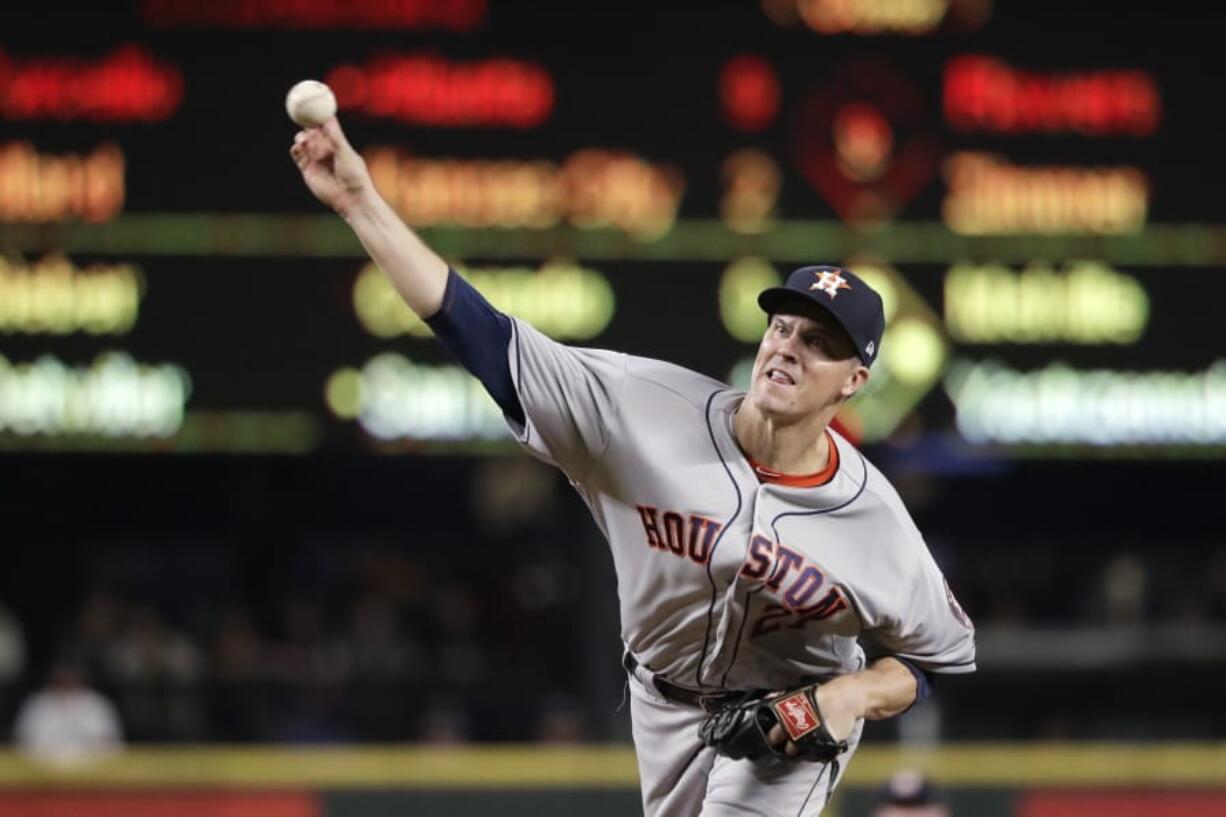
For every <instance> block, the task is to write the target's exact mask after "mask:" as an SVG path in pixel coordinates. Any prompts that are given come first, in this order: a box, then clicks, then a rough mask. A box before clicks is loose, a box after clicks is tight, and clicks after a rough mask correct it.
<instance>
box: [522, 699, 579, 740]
mask: <svg viewBox="0 0 1226 817" xmlns="http://www.w3.org/2000/svg"><path fill="white" fill-rule="evenodd" d="M587 732H588V730H587V719H586V718H585V717H584V714H583V706H582V705H581V704H580V702H579V701H577V700H575V699H574V698H572V697H570V696H569V695H550V696H548V697H546V698H545V700H544V702H543V703H542V704H541V711H540V716H539V718H538V719H537V723H536V735H535V737H536V740H537V741H539V742H541V743H582V742H583V741H585V740H587V738H588V733H587Z"/></svg>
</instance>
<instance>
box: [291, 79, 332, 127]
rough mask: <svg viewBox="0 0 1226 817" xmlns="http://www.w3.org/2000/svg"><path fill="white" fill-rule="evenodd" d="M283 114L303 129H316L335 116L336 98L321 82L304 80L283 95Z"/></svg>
mask: <svg viewBox="0 0 1226 817" xmlns="http://www.w3.org/2000/svg"><path fill="white" fill-rule="evenodd" d="M285 112H286V113H288V114H289V118H290V119H292V120H294V121H295V122H296V123H298V124H299V125H301V126H302V127H304V128H318V127H319V126H320V125H322V124H323V123H324V122H327V121H328V120H329V119H331V118H332V117H334V116H336V97H335V96H334V95H333V93H332V89H331V88H329V87H328V86H327V85H324V84H323V83H322V82H317V81H316V80H313V79H304V80H303V81H302V82H299V83H298V84H297V85H295V86H294V87H293V88H290V89H289V93H288V94H286V95H285Z"/></svg>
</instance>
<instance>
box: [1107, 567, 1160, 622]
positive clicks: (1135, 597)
mask: <svg viewBox="0 0 1226 817" xmlns="http://www.w3.org/2000/svg"><path fill="white" fill-rule="evenodd" d="M1100 581H1101V592H1102V602H1103V614H1104V616H1105V617H1106V620H1107V623H1108V624H1136V623H1137V622H1139V621H1142V620H1143V619H1144V618H1145V613H1146V611H1147V610H1148V608H1149V585H1150V580H1149V573H1148V571H1147V570H1146V568H1145V563H1144V562H1142V561H1141V560H1140V559H1138V558H1137V557H1136V556H1133V555H1131V554H1120V555H1119V556H1116V557H1115V558H1114V559H1112V560H1111V561H1110V562H1108V563H1107V566H1106V567H1105V568H1104V569H1103V574H1102V579H1101V580H1100Z"/></svg>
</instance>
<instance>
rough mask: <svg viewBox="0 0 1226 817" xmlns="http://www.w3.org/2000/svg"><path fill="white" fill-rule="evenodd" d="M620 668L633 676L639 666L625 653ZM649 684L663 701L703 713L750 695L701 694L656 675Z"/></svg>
mask: <svg viewBox="0 0 1226 817" xmlns="http://www.w3.org/2000/svg"><path fill="white" fill-rule="evenodd" d="M622 666H623V667H625V668H626V672H628V673H630V674H631V675H633V674H634V671H635V669H637V668H638V666H639V662H638V659H636V658H635V657H634V656H633V655H631V654H630V653H629V652H627V653H626V654H625V655H624V656H622ZM644 669H646V667H644ZM651 683H652V685H653V686H654V687H655V688H656V691H657V692H659V693H660V697H662V698H664V700H666V701H672V702H673V703H675V704H684V705H685V706H694V707H697V708H699V709H701V710H703V711H705V712H711V711H713V710H715V709H719V708H720V707H723V706H727V705H728V704H730V703H736V702H737V701H743V700H745V697H746V696H747V695H750V694H752V693H747V692H745V691H743V690H737V689H733V690H723V691H721V692H702V691H701V690H697V689H690V688H689V687H683V686H681V685H680V684H674V683H673V682H672V681H670V680H668V679H667V678H665V677H664V676H663V675H656V674H655V673H652V676H651Z"/></svg>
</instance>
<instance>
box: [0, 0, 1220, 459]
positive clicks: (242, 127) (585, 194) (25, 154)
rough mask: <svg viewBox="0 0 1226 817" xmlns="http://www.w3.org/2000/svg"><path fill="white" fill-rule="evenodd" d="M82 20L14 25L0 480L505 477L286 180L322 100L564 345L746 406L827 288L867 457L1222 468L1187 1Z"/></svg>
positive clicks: (125, 7)
mask: <svg viewBox="0 0 1226 817" xmlns="http://www.w3.org/2000/svg"><path fill="white" fill-rule="evenodd" d="M97 5H99V6H102V7H101V8H90V9H89V10H81V9H79V8H77V7H76V4H64V3H59V4H57V3H55V2H50V3H46V4H42V3H40V4H38V5H37V7H34V6H30V5H29V4H22V7H20V8H17V7H14V8H10V9H6V10H5V11H3V12H0V250H2V252H0V449H3V450H20V451H81V450H108V451H134V452H139V451H166V452H218V453H227V452H230V453H295V454H305V453H312V452H324V451H340V452H343V451H371V452H384V453H389V452H402V451H444V452H445V451H459V450H483V449H486V448H498V447H502V446H506V445H507V444H508V435H507V433H506V432H505V431H504V430H503V427H502V424H501V422H500V420H499V417H498V415H497V411H496V409H495V408H494V406H493V404H492V402H491V401H490V400H489V399H488V398H487V397H486V396H485V395H484V393H483V392H482V391H481V389H480V387H479V385H478V384H476V383H475V381H473V380H472V379H471V378H469V377H468V376H467V375H466V374H464V373H463V372H462V371H460V370H458V369H457V368H456V367H454V366H453V365H452V364H451V362H450V361H449V360H448V359H447V357H446V354H445V353H444V352H443V351H442V350H440V349H439V348H437V347H436V345H435V344H434V343H433V341H432V339H431V338H430V337H429V333H428V330H426V328H425V327H424V326H423V325H422V324H421V322H420V321H418V320H417V319H416V318H415V317H414V316H413V315H412V314H411V313H409V312H408V310H407V308H405V307H404V306H403V305H402V304H401V303H400V302H399V300H398V298H397V297H396V296H395V294H394V293H393V292H392V290H391V288H390V287H389V286H388V284H387V282H386V281H385V280H384V278H383V276H382V274H381V273H380V272H379V270H377V269H375V268H374V267H373V266H372V265H371V264H370V263H369V261H368V260H367V259H366V258H365V256H364V253H363V252H362V249H361V247H360V245H359V244H358V243H357V241H356V240H355V239H354V238H353V236H352V234H351V233H350V231H349V230H348V228H347V226H346V225H345V224H344V223H343V222H342V221H341V219H339V218H338V217H336V216H335V215H332V214H331V213H328V212H325V211H324V208H323V207H322V206H321V205H319V204H318V203H317V202H315V201H314V199H313V198H311V196H310V194H309V193H308V192H307V191H306V190H305V188H304V186H303V185H302V183H301V181H300V179H299V177H298V174H297V171H296V169H295V168H294V167H293V165H292V163H291V162H290V160H289V158H288V155H287V150H288V147H289V144H290V141H291V139H292V136H293V132H294V126H293V125H292V124H291V123H290V122H289V121H288V119H287V118H286V116H285V113H284V108H283V99H284V95H285V92H286V91H287V90H288V88H289V87H290V86H291V85H292V84H293V83H294V82H296V81H297V80H299V79H302V78H306V77H313V78H318V79H321V80H324V81H326V82H328V83H329V84H330V85H331V86H332V87H333V89H334V90H335V91H336V93H337V96H338V99H339V103H340V107H341V117H342V121H343V123H344V125H345V127H346V129H347V131H348V133H349V136H350V139H351V141H352V142H353V143H354V145H355V146H357V147H358V149H359V150H360V151H361V152H362V153H363V155H364V156H365V158H366V160H367V162H368V165H369V167H370V169H371V172H372V174H373V176H374V178H375V181H376V183H377V185H378V186H379V188H380V190H381V191H382V193H383V195H384V196H385V197H386V198H387V199H388V200H389V201H390V202H391V203H392V205H393V206H394V207H395V208H396V209H397V211H398V212H399V213H400V214H401V215H402V217H403V218H404V219H405V220H406V221H407V222H408V223H409V224H410V225H412V226H413V227H415V228H416V229H417V230H419V232H420V233H421V234H422V235H423V236H424V237H425V238H426V240H427V241H428V242H429V243H430V244H431V245H432V246H434V247H435V248H437V249H438V250H439V251H440V252H441V253H443V254H444V255H445V257H447V258H448V260H449V261H450V262H451V263H452V264H453V265H454V266H455V267H456V268H457V269H458V270H460V271H461V272H462V274H464V275H466V276H467V277H468V278H469V279H470V280H471V281H472V282H473V283H474V284H475V285H476V286H478V288H480V289H481V290H482V291H483V292H485V293H486V295H487V296H488V297H490V298H491V300H493V301H494V303H495V304H496V305H498V306H500V307H502V308H504V309H506V310H507V311H509V312H512V313H514V314H516V315H518V316H520V317H523V318H525V319H527V320H529V321H531V322H532V323H533V324H535V325H536V326H538V327H539V328H541V329H542V330H543V331H545V332H547V333H549V334H550V335H552V336H554V337H556V338H558V339H560V340H563V341H565V342H568V343H576V344H582V345H592V346H600V347H608V348H615V349H621V350H625V351H628V352H632V353H636V354H642V355H648V356H653V357H661V358H665V359H669V360H673V361H676V362H678V363H681V364H683V365H687V366H690V367H693V368H696V369H699V370H701V371H703V372H705V373H707V374H710V375H712V376H715V377H717V378H720V379H723V380H725V381H727V382H730V383H732V384H734V385H735V384H743V383H744V382H745V379H746V377H747V371H748V365H749V361H750V360H751V359H752V355H753V352H754V347H755V344H756V339H757V337H758V335H759V334H760V332H761V331H762V328H763V326H764V321H763V318H762V316H761V314H760V313H759V311H758V309H757V307H756V305H755V303H754V296H755V295H756V293H757V292H758V290H760V289H761V288H762V287H764V286H768V285H771V284H772V283H774V282H776V281H778V280H779V279H780V278H781V277H782V276H784V275H786V273H787V272H788V271H789V270H790V269H791V268H793V267H795V266H798V265H801V264H808V263H822V262H826V263H839V264H845V265H848V266H851V267H853V268H854V269H856V270H857V271H858V272H860V273H861V274H862V275H864V276H865V277H866V278H869V279H870V280H871V281H872V282H873V283H874V284H876V285H877V286H878V287H879V288H880V289H881V291H882V292H883V294H884V296H885V299H886V305H887V310H888V313H889V315H888V317H889V328H888V330H887V335H886V338H885V341H884V343H883V347H882V350H883V351H882V356H881V359H880V361H879V363H878V364H877V366H876V367H875V369H874V372H873V378H872V380H871V383H870V388H869V389H868V392H867V393H866V394H865V395H863V396H862V397H860V398H857V400H856V401H853V403H852V404H851V405H850V406H848V408H847V410H846V411H845V412H844V414H843V415H842V417H841V421H842V423H843V425H844V427H846V428H847V429H848V430H849V432H850V433H852V434H853V435H855V436H856V437H858V438H859V439H861V440H863V441H865V442H868V443H876V442H889V443H890V444H891V445H895V446H898V447H900V449H915V450H933V449H934V448H935V449H936V450H939V451H940V452H942V453H941V454H940V455H939V456H948V455H952V456H954V457H965V458H972V459H973V458H979V457H995V456H1057V457H1061V456H1076V455H1082V454H1085V453H1087V452H1092V453H1096V454H1107V455H1122V456H1137V455H1141V456H1146V455H1151V454H1161V455H1163V456H1198V457H1199V456H1221V455H1222V453H1223V452H1226V329H1224V328H1223V326H1222V322H1221V320H1220V318H1219V317H1218V316H1217V314H1216V313H1217V312H1218V311H1219V305H1220V304H1221V303H1222V301H1223V299H1224V297H1226V278H1224V277H1223V266H1224V265H1226V212H1224V210H1223V207H1222V205H1221V200H1222V197H1221V194H1220V192H1219V189H1220V187H1221V186H1222V181H1223V180H1222V175H1223V172H1222V166H1221V163H1220V161H1217V160H1216V158H1215V157H1216V156H1217V154H1218V152H1219V150H1220V146H1219V144H1218V143H1219V141H1220V140H1219V139H1218V138H1217V134H1218V133H1219V132H1220V130H1219V127H1220V123H1219V112H1218V110H1217V109H1216V108H1215V107H1213V106H1214V105H1215V99H1216V98H1215V96H1214V95H1213V94H1211V93H1209V92H1208V90H1207V89H1206V85H1205V81H1204V77H1205V76H1206V75H1207V74H1206V72H1207V71H1208V72H1209V74H1208V75H1211V74H1212V71H1211V69H1212V68H1213V66H1214V64H1215V63H1216V64H1217V65H1220V60H1221V58H1220V57H1219V56H1217V55H1218V53H1219V52H1220V50H1221V49H1220V45H1219V44H1218V43H1217V42H1216V41H1215V39H1214V31H1215V27H1214V25H1213V20H1212V18H1210V17H1203V18H1202V17H1198V16H1197V15H1198V14H1201V13H1202V12H1200V11H1198V10H1197V7H1196V6H1194V5H1189V6H1188V8H1187V9H1186V10H1183V9H1181V8H1180V7H1179V6H1178V4H1176V5H1175V6H1173V7H1170V8H1169V9H1166V10H1165V11H1164V15H1163V18H1162V19H1161V20H1153V19H1148V18H1147V16H1144V15H1138V16H1135V17H1129V16H1128V15H1121V14H1112V15H1111V16H1110V17H1107V16H1103V14H1100V12H1099V11H1096V10H1094V9H1091V8H1081V7H1079V6H1070V5H1069V4H1067V3H1058V2H1055V1H1054V0H1051V2H1048V0H1042V1H1041V2H1029V3H1020V2H1013V3H1008V2H1001V1H1000V0H996V1H995V2H993V0H760V2H748V1H747V2H742V3H739V4H731V3H730V4H711V3H656V4H650V3H646V2H629V3H619V4H598V5H597V4H575V3H565V2H560V1H559V0H551V1H550V2H540V3H532V4H525V3H518V4H517V3H512V2H499V1H498V0H450V2H445V1H443V0H440V1H439V2H431V0H350V2H340V0H294V2H290V0H218V2H213V3H198V2H186V1H185V0H144V1H143V2H129V3H110V4H97Z"/></svg>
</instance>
